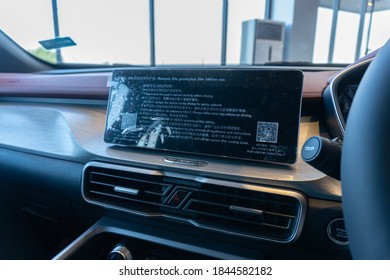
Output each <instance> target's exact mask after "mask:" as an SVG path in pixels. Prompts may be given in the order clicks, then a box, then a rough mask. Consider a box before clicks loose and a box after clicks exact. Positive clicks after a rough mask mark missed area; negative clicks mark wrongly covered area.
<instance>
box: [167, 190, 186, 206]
mask: <svg viewBox="0 0 390 280" xmlns="http://www.w3.org/2000/svg"><path fill="white" fill-rule="evenodd" d="M188 194H189V192H188V191H185V190H178V191H177V192H176V193H175V194H174V195H173V196H172V198H171V199H170V200H169V201H168V203H167V205H169V206H172V207H177V206H179V205H180V204H181V203H182V202H183V201H184V199H185V198H186V197H187V195H188Z"/></svg>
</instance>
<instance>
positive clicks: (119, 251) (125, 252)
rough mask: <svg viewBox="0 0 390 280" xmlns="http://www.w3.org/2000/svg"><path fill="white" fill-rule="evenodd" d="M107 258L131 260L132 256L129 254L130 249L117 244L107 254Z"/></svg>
mask: <svg viewBox="0 0 390 280" xmlns="http://www.w3.org/2000/svg"><path fill="white" fill-rule="evenodd" d="M107 259H108V260H132V259H133V256H132V255H131V252H130V250H129V249H128V248H127V247H126V246H125V245H122V244H118V245H117V246H115V248H114V249H112V251H111V252H110V253H109V254H108V257H107Z"/></svg>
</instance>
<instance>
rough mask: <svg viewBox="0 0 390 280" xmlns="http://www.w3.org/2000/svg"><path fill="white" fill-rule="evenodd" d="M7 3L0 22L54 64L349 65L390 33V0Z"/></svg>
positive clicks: (55, 0)
mask: <svg viewBox="0 0 390 280" xmlns="http://www.w3.org/2000/svg"><path fill="white" fill-rule="evenodd" d="M0 3H1V7H2V8H1V9H0V29H1V30H2V31H4V32H5V33H6V34H8V35H9V36H10V37H11V38H12V39H13V40H15V41H16V42H17V43H18V44H20V45H21V46H22V47H23V48H25V49H26V50H27V51H29V52H30V53H32V54H34V55H36V56H38V57H39V58H41V59H44V60H46V61H48V62H51V63H93V64H104V65H115V64H131V65H178V64H187V65H188V64H193V65H240V64H241V65H257V64H258V65H261V64H267V63H289V64H302V63H303V64H309V65H310V64H312V63H315V64H317V63H321V64H322V63H325V64H334V63H351V62H353V61H354V60H356V59H358V58H359V57H361V56H364V55H365V54H366V53H368V52H370V51H372V50H375V49H377V48H379V47H380V46H382V45H383V44H384V43H385V42H386V41H387V39H388V38H389V37H390V28H389V26H390V0H376V1H375V0H316V1H303V0H295V1H294V0H287V1H286V0H149V1H147V0H110V1H108V0H107V1H105V0H34V1H31V0H12V1H9V0H0Z"/></svg>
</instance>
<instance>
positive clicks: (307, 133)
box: [0, 67, 365, 259]
mask: <svg viewBox="0 0 390 280" xmlns="http://www.w3.org/2000/svg"><path fill="white" fill-rule="evenodd" d="M358 69H359V71H357V72H355V71H348V72H341V74H340V73H336V71H318V72H313V71H305V70H303V76H304V80H303V97H302V112H301V117H300V125H299V135H298V142H297V150H298V151H300V150H301V148H302V145H303V144H304V142H305V141H306V140H307V139H308V138H310V137H311V136H316V135H324V136H329V137H330V136H331V137H336V136H340V131H342V126H341V124H342V121H340V119H341V118H340V115H339V110H341V109H340V107H341V106H344V107H345V105H341V102H339V101H337V100H336V99H334V97H335V96H339V94H340V92H343V91H345V90H349V89H351V87H353V86H354V85H356V83H358V81H359V78H361V76H362V73H363V72H364V71H363V70H361V69H365V68H359V67H358ZM333 75H336V78H334V79H332V82H331V83H330V86H329V87H328V89H327V90H326V91H325V92H328V91H329V90H330V89H333V91H332V92H330V93H325V95H324V99H323V96H322V92H323V91H324V89H325V88H326V87H327V86H328V79H330V78H331V77H332V76H333ZM111 76H112V72H111V71H95V72H82V71H81V72H79V73H67V72H66V71H63V72H60V73H59V72H55V71H54V72H50V71H48V72H45V73H39V74H1V75H0V91H1V93H0V120H1V121H0V131H1V133H0V161H1V162H0V174H1V177H2V180H1V182H0V185H1V188H2V192H4V200H8V203H4V205H5V206H3V207H5V208H7V211H8V210H9V209H13V211H15V212H18V213H19V212H20V211H21V212H22V213H23V214H22V216H23V219H26V217H27V219H29V220H33V222H32V223H31V227H30V224H28V226H27V227H28V229H27V230H26V229H25V228H24V226H23V230H24V231H23V230H18V232H19V233H20V234H17V235H16V236H17V238H20V240H22V241H21V242H20V243H21V244H25V243H30V242H31V239H30V237H28V238H27V240H26V241H23V240H24V239H25V238H26V236H25V234H21V232H35V233H32V234H31V236H32V237H31V238H32V239H33V240H34V242H35V241H36V240H39V242H42V240H41V239H42V238H43V236H49V240H50V243H51V245H50V246H49V249H48V250H47V251H45V252H44V253H43V254H42V255H39V254H38V255H37V254H35V253H36V252H32V253H31V255H29V256H27V258H28V257H31V258H54V259H106V258H107V256H112V254H111V253H112V252H113V251H114V253H115V252H117V251H118V252H119V251H120V252H122V251H121V250H124V249H123V248H125V249H126V250H128V251H129V252H131V256H132V258H133V259H175V258H183V259H207V258H216V259H324V258H325V259H349V258H350V253H349V249H348V239H347V237H346V233H345V228H344V224H343V214H342V206H341V187H340V182H339V181H338V180H336V179H334V178H332V177H330V176H327V175H326V174H324V173H322V172H321V171H319V170H317V169H315V168H313V167H312V166H310V165H309V164H307V163H306V162H304V161H303V159H302V158H301V156H300V155H299V153H298V155H297V159H296V161H295V162H294V163H292V164H277V163H270V162H256V161H251V160H243V159H239V158H226V157H217V156H213V155H207V154H205V153H201V154H189V153H182V152H180V151H173V150H170V151H167V150H154V149H137V148H129V147H124V146H116V145H111V144H109V143H106V142H105V141H104V134H105V130H106V120H107V105H108V93H109V85H110V82H109V81H110V80H111ZM335 91H336V92H335ZM338 100H339V99H338ZM324 104H325V105H324ZM335 104H336V105H335ZM323 106H325V108H326V109H325V110H326V111H325V112H326V113H325V114H322V113H318V112H322V111H321V108H322V107H323ZM9 204H11V205H9ZM3 213H4V210H3ZM18 215H19V214H18ZM15 217H16V216H15ZM17 217H19V216H17ZM37 225H39V226H37ZM18 227H19V226H17V227H16V228H18ZM5 235H6V234H5ZM10 235H12V234H9V235H6V237H7V238H11V239H12V238H16V237H15V234H14V237H12V236H10ZM19 235H20V236H21V237H19ZM54 237H55V238H54ZM118 245H120V246H119V248H122V249H115V248H118ZM2 246H4V245H3V244H2ZM4 250H5V251H4V252H6V253H4V254H7V257H9V256H10V253H9V251H7V250H8V249H7V248H6V249H4ZM10 250H11V249H10ZM12 251H13V252H14V250H12ZM122 253H123V252H122ZM122 253H121V254H122ZM1 257H2V258H5V256H4V255H3V256H1ZM14 258H26V255H24V256H20V255H18V254H16V253H15V255H14Z"/></svg>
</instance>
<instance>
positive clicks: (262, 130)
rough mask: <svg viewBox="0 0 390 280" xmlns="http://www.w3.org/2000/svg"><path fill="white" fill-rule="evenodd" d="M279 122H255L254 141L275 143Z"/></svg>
mask: <svg viewBox="0 0 390 280" xmlns="http://www.w3.org/2000/svg"><path fill="white" fill-rule="evenodd" d="M278 129H279V123H276V122H257V133H256V142H264V143H277V142H278Z"/></svg>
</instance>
